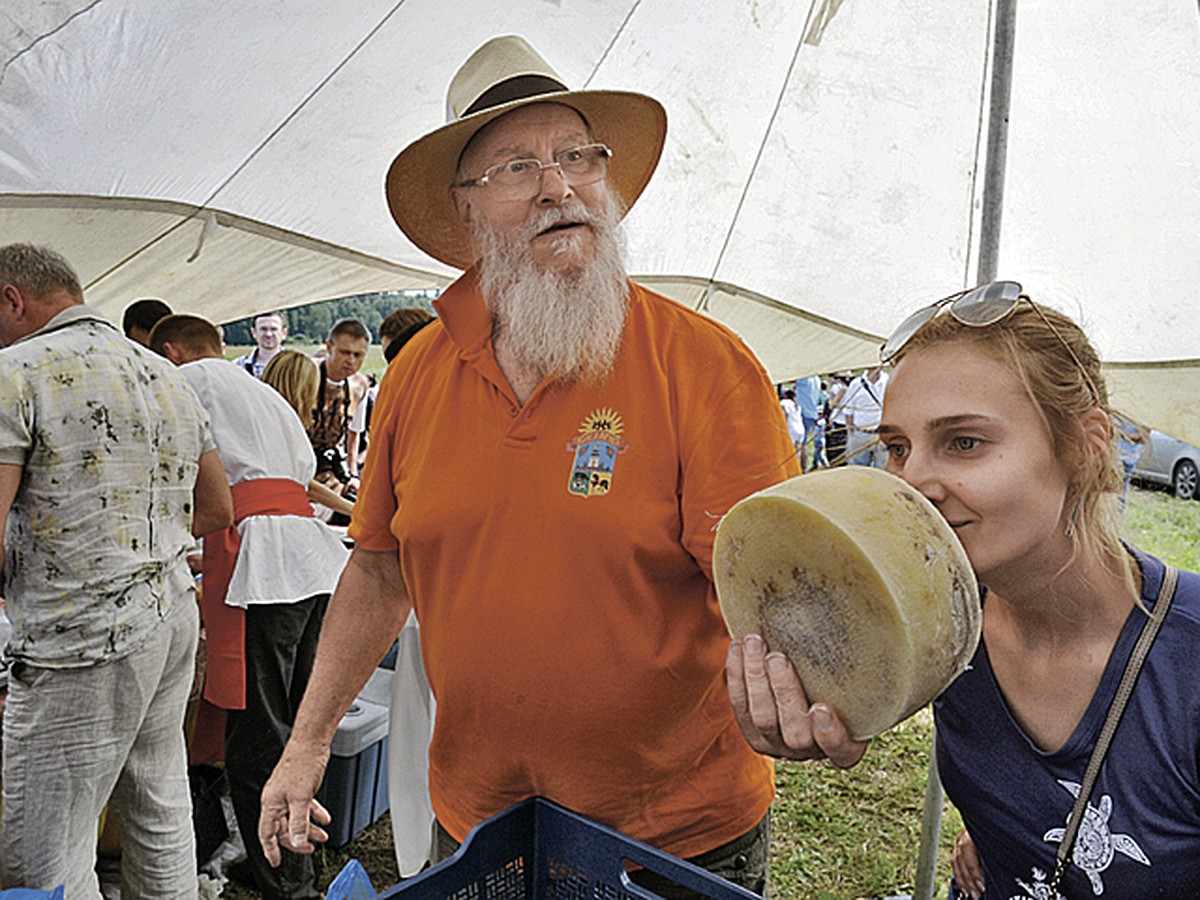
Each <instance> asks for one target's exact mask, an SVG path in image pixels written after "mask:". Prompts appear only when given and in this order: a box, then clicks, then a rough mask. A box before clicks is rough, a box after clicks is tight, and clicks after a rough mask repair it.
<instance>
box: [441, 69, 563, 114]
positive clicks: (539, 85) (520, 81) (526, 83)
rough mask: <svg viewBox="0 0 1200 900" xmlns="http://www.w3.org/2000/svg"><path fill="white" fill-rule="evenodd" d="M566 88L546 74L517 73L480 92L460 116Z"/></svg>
mask: <svg viewBox="0 0 1200 900" xmlns="http://www.w3.org/2000/svg"><path fill="white" fill-rule="evenodd" d="M566 90H568V88H567V86H566V85H565V84H563V83H562V82H560V81H555V80H554V79H553V78H548V77H547V76H545V75H517V76H516V77H514V78H509V79H508V80H506V81H501V82H500V83H499V84H494V85H492V86H491V87H490V88H488V89H487V90H486V91H484V92H483V93H482V94H480V95H479V96H478V97H477V98H476V99H475V102H474V103H472V104H471V105H470V106H468V107H467V108H466V109H465V110H463V112H462V114H461V115H460V116H459V118H460V119H465V118H466V117H467V116H469V115H471V114H472V113H477V112H482V111H483V110H485V109H491V108H492V107H493V106H503V105H504V104H505V103H510V102H512V101H513V100H524V99H525V98H527V97H536V96H538V95H539V94H555V93H559V92H562V91H566Z"/></svg>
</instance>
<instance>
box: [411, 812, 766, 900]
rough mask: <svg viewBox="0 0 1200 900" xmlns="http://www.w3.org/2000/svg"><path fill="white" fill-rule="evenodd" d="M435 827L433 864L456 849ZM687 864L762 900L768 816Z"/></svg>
mask: <svg viewBox="0 0 1200 900" xmlns="http://www.w3.org/2000/svg"><path fill="white" fill-rule="evenodd" d="M436 825H437V835H436V840H435V841H434V847H433V856H434V858H433V862H434V863H435V864H436V863H439V862H441V861H442V860H444V859H448V858H449V857H450V856H452V855H453V854H454V851H455V850H457V849H458V846H459V844H458V841H456V840H454V838H453V837H451V836H450V833H449V832H448V831H446V829H445V828H443V827H442V823H441V822H438V823H436ZM687 861H688V862H690V863H692V864H693V865H696V866H699V867H700V868H702V869H705V870H706V871H709V872H712V873H713V874H714V875H717V876H719V877H720V878H724V879H725V880H726V881H730V882H733V883H734V884H736V885H738V886H739V887H743V888H745V889H746V890H748V891H753V892H754V893H756V894H759V895H761V896H766V892H767V874H768V872H769V871H770V864H771V813H770V812H768V813H767V814H766V815H765V816H763V817H762V818H761V819H760V820H759V822H758V824H757V825H755V826H754V827H753V828H751V829H750V830H749V831H747V832H746V833H745V834H743V835H742V836H741V837H739V838H734V839H733V840H732V841H730V842H729V843H727V844H722V845H721V846H720V847H717V848H716V849H714V850H709V851H708V852H707V853H701V854H700V855H699V856H692V857H689V858H688V860H687ZM629 878H630V880H631V881H633V882H634V883H635V884H638V885H640V886H641V887H644V888H645V889H646V890H648V891H653V892H654V893H655V894H658V896H660V897H663V898H665V900H704V895H703V894H699V893H697V892H696V891H692V890H688V889H687V888H684V887H682V886H681V885H678V884H676V883H675V882H673V881H671V880H670V879H669V878H664V877H663V876H661V875H658V874H656V873H654V872H650V871H648V870H646V869H635V870H634V871H632V872H630V873H629Z"/></svg>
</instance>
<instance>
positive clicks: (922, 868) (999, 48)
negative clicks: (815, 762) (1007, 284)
mask: <svg viewBox="0 0 1200 900" xmlns="http://www.w3.org/2000/svg"><path fill="white" fill-rule="evenodd" d="M1016 24H1017V0H996V27H995V32H994V33H993V35H992V84H991V93H990V97H991V101H990V103H989V107H988V131H987V171H986V172H985V173H984V181H983V210H982V215H981V222H980V236H979V268H978V272H977V278H976V282H977V283H979V284H983V283H984V282H987V281H993V280H995V278H996V269H997V265H998V259H999V256H1000V220H1001V214H1002V213H1003V210H1004V169H1005V163H1006V157H1007V155H1008V114H1009V106H1010V102H1011V98H1012V70H1013V44H1014V38H1015V36H1016ZM936 747H937V739H936V736H935V737H934V738H933V739H931V740H930V744H929V776H928V780H927V781H926V784H925V808H924V810H923V811H922V813H921V848H920V855H919V856H918V858H917V877H916V883H915V884H914V885H913V898H914V900H932V898H933V895H934V893H935V891H936V887H937V886H936V884H935V881H936V878H937V850H938V842H939V839H940V837H941V831H942V808H943V807H944V806H945V803H946V792H945V791H944V790H943V788H942V782H941V779H939V778H938V773H937V753H936Z"/></svg>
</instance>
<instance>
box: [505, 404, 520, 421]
mask: <svg viewBox="0 0 1200 900" xmlns="http://www.w3.org/2000/svg"><path fill="white" fill-rule="evenodd" d="M519 412H520V410H519V409H517V407H515V406H510V407H509V408H508V414H509V415H510V416H513V417H514V418H515V417H516V415H517V413H519Z"/></svg>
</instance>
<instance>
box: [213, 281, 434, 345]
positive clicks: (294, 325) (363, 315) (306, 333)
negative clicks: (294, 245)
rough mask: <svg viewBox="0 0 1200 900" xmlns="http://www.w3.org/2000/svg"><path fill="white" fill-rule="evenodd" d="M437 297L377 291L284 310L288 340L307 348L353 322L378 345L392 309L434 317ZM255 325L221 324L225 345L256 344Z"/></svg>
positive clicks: (427, 293)
mask: <svg viewBox="0 0 1200 900" xmlns="http://www.w3.org/2000/svg"><path fill="white" fill-rule="evenodd" d="M436 296H437V292H436V291H378V292H376V293H373V294H355V295H353V296H350V297H337V298H335V299H333V300H322V301H320V302H318V303H309V304H307V305H305V306H296V307H293V308H291V309H285V310H282V312H283V315H284V317H285V318H286V319H287V329H288V337H287V340H288V341H294V342H296V343H304V344H317V343H320V342H321V341H323V340H325V338H327V337H328V336H329V329H330V328H332V327H333V323H334V322H336V321H337V320H338V319H346V318H352V319H358V320H359V321H360V322H362V323H363V324H364V325H366V326H367V328H368V329H369V330H370V332H371V341H372V342H376V341H378V340H379V324H380V323H381V322H382V321H383V320H384V318H385V317H386V316H387V314H388V313H390V312H391V311H392V310H393V309H396V308H397V307H399V306H409V307H419V308H421V309H424V310H426V311H428V312H430V313H432V312H433V306H432V305H431V303H430V301H431V300H433V299H434V298H435V297H436ZM258 315H261V313H258ZM253 321H254V316H248V317H247V318H244V319H237V320H235V321H233V322H223V323H221V325H222V327H223V328H224V329H225V343H227V344H231V345H233V346H235V347H236V346H249V345H250V344H253V343H254V337H253V336H252V335H251V334H250V325H251V324H252V323H253Z"/></svg>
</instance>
